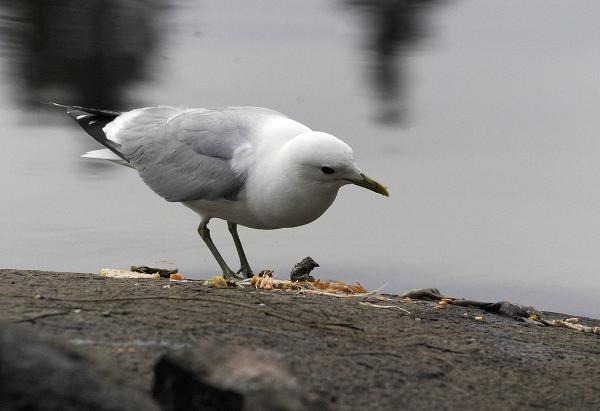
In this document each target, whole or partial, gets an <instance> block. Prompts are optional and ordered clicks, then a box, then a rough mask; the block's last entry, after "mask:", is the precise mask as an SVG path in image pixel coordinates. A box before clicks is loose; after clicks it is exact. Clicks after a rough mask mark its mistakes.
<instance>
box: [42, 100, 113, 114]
mask: <svg viewBox="0 0 600 411" xmlns="http://www.w3.org/2000/svg"><path fill="white" fill-rule="evenodd" d="M45 104H47V105H49V106H53V107H59V108H62V109H64V110H66V112H67V114H69V115H70V112H74V111H79V112H83V113H88V114H94V115H97V116H113V117H117V116H120V115H121V114H123V113H122V112H121V111H114V110H105V109H100V108H90V107H83V106H68V105H66V104H60V103H56V102H54V101H48V102H47V103H45Z"/></svg>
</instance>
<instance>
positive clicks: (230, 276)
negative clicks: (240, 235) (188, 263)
mask: <svg viewBox="0 0 600 411" xmlns="http://www.w3.org/2000/svg"><path fill="white" fill-rule="evenodd" d="M198 234H200V237H201V238H202V239H203V240H204V242H205V243H206V246H207V247H208V249H209V250H210V252H211V253H212V255H213V257H215V260H217V263H219V266H220V267H221V270H223V278H224V279H225V280H226V281H228V282H229V281H233V282H235V280H239V279H240V278H239V277H238V276H237V275H235V273H234V272H233V271H232V270H231V268H229V266H228V265H227V263H226V262H225V260H224V259H223V257H222V256H221V253H219V250H217V246H215V243H213V240H212V238H210V230H209V229H208V221H202V222H201V223H200V225H199V226H198Z"/></svg>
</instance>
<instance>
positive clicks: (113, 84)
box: [0, 0, 600, 317]
mask: <svg viewBox="0 0 600 411" xmlns="http://www.w3.org/2000/svg"><path fill="white" fill-rule="evenodd" d="M599 13H600V3H598V2H595V1H592V0H589V1H565V0H562V1H547V0H530V1H527V2H522V1H512V0H509V1H507V0H502V1H500V0H494V1H488V2H482V1H477V0H439V1H436V0H420V1H418V0H404V1H393V0H346V1H344V0H337V1H335V0H330V1H313V0H310V1H309V0H305V1H301V2H300V1H299V2H281V1H277V0H261V1H253V2H247V1H242V0H239V1H229V2H223V1H217V0H211V1H209V0H204V1H183V0H170V1H141V0H103V1H102V0H88V1H85V2H75V1H70V0H53V1H38V0H35V1H34V0H21V1H19V2H13V1H6V0H0V70H1V75H2V82H0V96H1V100H0V117H1V120H2V136H1V137H0V138H1V141H2V150H1V151H0V158H1V161H0V190H1V192H2V197H1V201H0V230H1V232H2V235H1V236H0V267H2V268H31V269H44V270H65V271H90V272H97V271H98V270H99V269H100V268H103V267H114V268H116V267H127V266H129V265H131V264H162V265H167V266H168V265H171V266H177V267H179V268H180V270H181V271H182V272H183V273H184V274H185V275H187V276H189V277H194V278H206V277H208V276H211V275H214V274H218V272H219V271H218V267H217V265H216V263H215V262H214V260H213V258H212V256H211V255H210V253H209V251H208V250H207V249H206V247H205V246H204V244H203V243H202V241H201V240H200V239H199V238H198V236H197V233H196V226H197V224H198V217H197V216H196V215H195V214H193V213H192V212H191V211H189V210H188V209H186V208H185V207H182V206H181V205H178V204H170V203H167V202H165V201H164V200H162V199H161V198H159V197H158V196H156V195H155V194H153V193H152V192H151V191H150V190H149V189H148V188H146V186H145V185H144V184H143V183H141V180H139V178H138V176H137V175H136V173H135V172H134V171H133V170H130V169H126V168H120V167H119V166H117V165H112V164H102V163H95V162H93V161H90V160H87V161H86V160H84V159H81V158H80V157H79V155H80V154H82V153H84V152H85V151H88V150H92V149H96V148H98V147H97V145H96V143H95V142H94V141H93V140H92V139H91V138H89V137H88V136H86V135H85V134H84V133H83V132H82V131H81V130H80V129H79V127H78V126H77V125H76V124H75V123H73V122H72V121H71V120H69V119H67V118H66V117H65V116H64V115H63V113H61V112H60V111H56V110H50V109H49V108H47V107H44V106H43V105H41V104H40V102H45V101H58V102H61V103H64V104H77V105H82V106H91V107H101V108H110V109H116V110H128V109H132V108H135V107H139V106H148V105H158V104H168V105H175V106H191V107H216V106H224V105H256V106H265V107H270V108H273V109H276V110H278V111H281V112H283V113H286V114H288V115H289V116H291V117H292V118H294V119H296V120H298V121H300V122H303V123H305V124H307V125H309V126H310V127H312V128H313V129H316V130H323V131H328V132H331V133H333V134H335V135H336V136H338V137H340V138H342V139H343V140H345V141H346V142H348V143H349V144H350V145H351V146H352V147H353V148H354V150H355V153H356V157H357V160H358V162H359V164H360V165H361V166H362V168H363V169H364V170H365V171H366V172H367V173H368V174H369V175H371V176H373V177H374V178H376V179H378V180H380V181H382V182H384V183H385V184H386V185H387V186H388V187H389V188H390V191H391V193H392V196H391V197H390V198H389V199H385V198H383V197H381V196H376V195H375V194H373V193H369V192H365V191H364V190H359V189H356V188H352V187H345V188H343V189H342V190H341V192H340V195H339V197H338V201H336V203H335V204H334V205H333V206H332V208H331V209H330V210H329V211H328V212H327V213H326V214H325V215H324V216H323V217H321V218H320V219H319V220H317V221H316V222H314V223H312V224H310V225H308V226H304V227H300V228H295V229H285V230H276V231H259V230H251V229H246V228H241V230H240V235H241V237H242V240H243V241H244V244H245V246H246V250H247V254H248V255H249V257H250V262H251V264H252V265H253V267H254V269H255V270H256V271H258V270H260V269H264V268H272V269H275V270H276V272H278V273H279V275H280V276H281V277H284V278H285V277H287V275H288V273H289V270H290V268H291V267H292V266H293V264H294V263H295V262H297V261H299V260H300V259H301V258H303V257H305V256H308V255H310V256H311V257H313V258H314V259H315V260H316V261H317V262H318V263H320V265H321V268H320V269H318V271H317V272H316V275H317V276H319V277H322V278H333V279H339V280H343V281H347V282H353V281H360V282H361V283H362V284H363V285H365V286H366V287H368V288H377V287H380V286H382V285H384V284H386V286H385V288H384V291H386V292H399V291H403V290H405V289H408V288H415V287H438V288H440V289H441V291H442V292H443V293H445V294H446V295H451V296H457V297H468V298H472V299H481V300H493V301H496V300H501V299H509V300H511V301H513V302H518V303H524V304H532V305H534V306H536V307H537V308H540V309H548V310H555V311H563V312H570V313H574V314H586V315H589V316H594V317H600V299H599V298H598V295H600V249H599V248H600V247H599V246H600V216H599V213H600V185H599V184H598V179H599V177H600V161H599V158H600V139H599V138H598V130H600V116H599V115H598V108H599V107H600V104H599V100H600V53H599V52H598V44H599V41H600V25H598V22H597V16H598V14H599ZM211 229H212V233H213V237H214V239H215V242H216V243H217V246H218V247H219V248H220V249H221V250H222V251H223V252H224V254H225V255H226V257H227V259H228V260H229V261H230V262H231V263H232V264H231V265H237V261H236V260H235V258H236V255H235V249H234V247H233V243H232V242H231V239H230V237H229V233H228V232H227V230H226V226H225V224H224V223H223V222H220V221H218V220H215V221H214V222H213V223H212V225H211Z"/></svg>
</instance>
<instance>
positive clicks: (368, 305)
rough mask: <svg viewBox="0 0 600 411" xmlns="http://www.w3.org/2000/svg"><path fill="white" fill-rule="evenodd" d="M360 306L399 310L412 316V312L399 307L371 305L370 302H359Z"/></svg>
mask: <svg viewBox="0 0 600 411" xmlns="http://www.w3.org/2000/svg"><path fill="white" fill-rule="evenodd" d="M358 303H359V304H360V305H364V306H367V307H374V308H397V309H398V310H400V311H402V312H405V313H406V314H408V315H410V311H408V310H405V309H404V308H402V307H400V306H397V305H381V304H373V303H370V302H368V301H359V302H358Z"/></svg>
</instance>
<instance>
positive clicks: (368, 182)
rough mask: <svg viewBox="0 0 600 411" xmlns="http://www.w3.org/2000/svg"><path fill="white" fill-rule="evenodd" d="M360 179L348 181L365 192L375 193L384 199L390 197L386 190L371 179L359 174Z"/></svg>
mask: <svg viewBox="0 0 600 411" xmlns="http://www.w3.org/2000/svg"><path fill="white" fill-rule="evenodd" d="M360 176H361V178H360V179H357V180H350V181H351V182H352V184H356V185H357V186H360V187H364V188H366V189H367V190H371V191H375V192H376V193H379V194H381V195H384V196H386V197H389V196H390V193H389V192H388V191H387V188H386V187H385V186H383V185H382V184H380V183H378V182H377V181H375V180H373V179H372V178H369V177H367V176H366V175H364V174H363V173H360Z"/></svg>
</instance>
